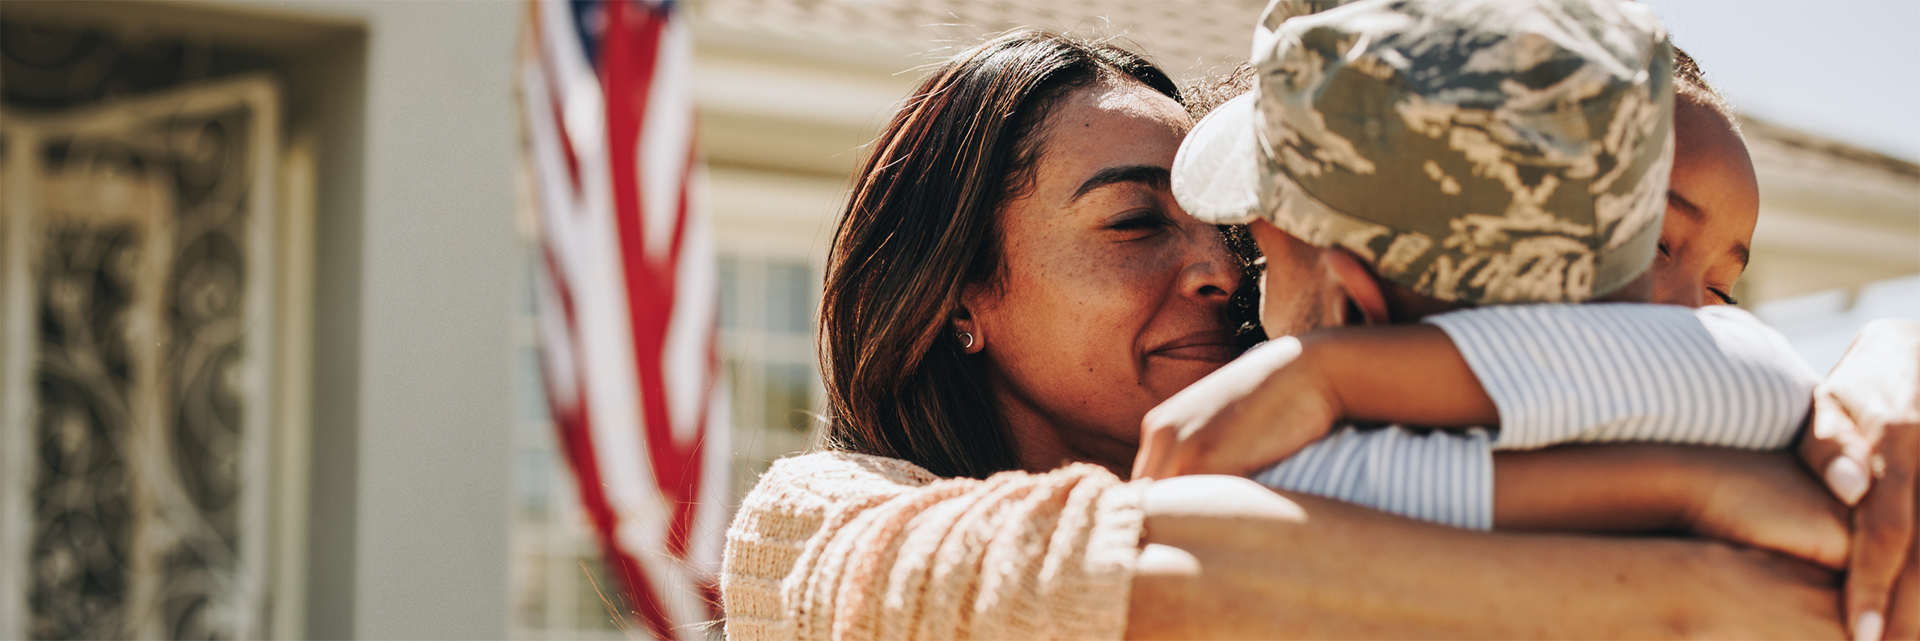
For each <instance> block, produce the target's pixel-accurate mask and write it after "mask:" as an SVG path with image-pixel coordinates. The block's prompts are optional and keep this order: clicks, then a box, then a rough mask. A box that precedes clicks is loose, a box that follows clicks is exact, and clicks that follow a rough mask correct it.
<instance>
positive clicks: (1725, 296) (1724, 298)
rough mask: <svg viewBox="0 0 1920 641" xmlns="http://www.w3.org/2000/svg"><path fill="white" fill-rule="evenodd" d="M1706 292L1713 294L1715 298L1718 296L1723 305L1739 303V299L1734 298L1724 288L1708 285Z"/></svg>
mask: <svg viewBox="0 0 1920 641" xmlns="http://www.w3.org/2000/svg"><path fill="white" fill-rule="evenodd" d="M1707 293H1709V294H1713V295H1714V297H1715V298H1719V299H1720V303H1721V304H1723V305H1739V304H1740V301H1737V300H1734V298H1733V294H1729V293H1727V291H1726V290H1723V289H1720V288H1718V287H1708V288H1707Z"/></svg>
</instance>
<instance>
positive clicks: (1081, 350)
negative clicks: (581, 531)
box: [991, 246, 1164, 376]
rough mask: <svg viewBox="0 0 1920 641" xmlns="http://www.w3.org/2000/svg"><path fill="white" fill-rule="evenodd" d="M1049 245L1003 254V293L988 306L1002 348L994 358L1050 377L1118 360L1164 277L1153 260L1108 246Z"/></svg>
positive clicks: (1127, 356)
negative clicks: (1005, 263) (1131, 256)
mask: <svg viewBox="0 0 1920 641" xmlns="http://www.w3.org/2000/svg"><path fill="white" fill-rule="evenodd" d="M1021 249H1023V250H1025V249H1030V248H1021ZM1052 249H1053V250H1052V251H1010V252H1009V256H1008V259H1009V260H1008V268H1009V269H1008V274H1007V283H1006V286H1005V287H1004V288H1003V289H1004V291H1005V296H1004V298H1003V300H1002V303H1001V304H1000V305H997V306H996V308H995V309H994V310H992V311H991V315H992V316H993V319H994V325H995V327H994V328H993V329H994V333H995V335H996V337H997V338H998V339H999V340H998V342H999V344H1000V345H1001V346H1003V347H1005V348H1006V349H1005V350H1004V351H1003V353H1002V354H1000V355H999V356H1003V357H1005V358H1006V359H1007V364H1008V365H1009V366H1012V367H1011V368H1012V369H1018V370H1038V371H1039V372H1047V375H1051V376H1085V375H1086V373H1087V370H1089V369H1094V370H1095V371H1096V372H1097V371H1103V370H1104V371H1112V370H1113V369H1114V368H1115V367H1118V366H1122V365H1124V364H1125V363H1126V362H1127V361H1129V360H1131V359H1132V354H1133V352H1134V351H1136V350H1135V348H1136V345H1135V343H1136V342H1138V340H1139V333H1140V329H1141V328H1142V327H1143V326H1144V325H1145V323H1146V321H1147V320H1148V319H1149V318H1151V315H1152V312H1153V309H1154V308H1155V307H1156V306H1155V305H1154V302H1153V300H1154V298H1155V296H1154V294H1153V292H1154V290H1155V289H1156V287H1157V286H1158V284H1159V281H1161V280H1164V278H1163V277H1162V276H1161V275H1160V274H1157V273H1155V270H1153V269H1152V268H1151V264H1152V262H1153V261H1149V260H1125V259H1124V258H1125V257H1123V256H1118V255H1116V252H1114V251H1112V250H1111V249H1108V250H1107V251H1093V249H1095V248H1086V251H1073V250H1072V248H1070V247H1058V246H1056V247H1054V248H1052ZM1135 258H1141V257H1135ZM1076 371H1077V372H1078V373H1077V374H1076V373H1075V372H1076ZM1128 371H1131V370H1130V369H1129V370H1128ZM1036 373H1038V372H1036Z"/></svg>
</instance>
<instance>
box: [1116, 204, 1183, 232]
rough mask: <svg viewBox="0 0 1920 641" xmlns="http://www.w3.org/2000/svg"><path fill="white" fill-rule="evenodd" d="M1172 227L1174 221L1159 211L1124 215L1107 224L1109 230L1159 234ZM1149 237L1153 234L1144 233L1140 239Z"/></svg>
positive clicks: (1142, 211) (1141, 211) (1148, 210)
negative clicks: (1158, 232)
mask: <svg viewBox="0 0 1920 641" xmlns="http://www.w3.org/2000/svg"><path fill="white" fill-rule="evenodd" d="M1171 225H1173V221H1172V220H1170V219H1168V218H1167V217H1166V216H1165V215H1163V214H1161V213H1160V212H1159V211H1158V210H1152V209H1147V210H1140V211H1137V212H1132V213H1127V214H1123V215H1121V216H1120V218H1118V219H1116V220H1114V221H1113V222H1110V223H1107V229H1111V230H1114V231H1124V232H1157V231H1160V230H1162V229H1166V228H1167V227H1169V226H1171ZM1149 235H1151V233H1142V234H1139V236H1138V237H1141V238H1144V237H1146V236H1149Z"/></svg>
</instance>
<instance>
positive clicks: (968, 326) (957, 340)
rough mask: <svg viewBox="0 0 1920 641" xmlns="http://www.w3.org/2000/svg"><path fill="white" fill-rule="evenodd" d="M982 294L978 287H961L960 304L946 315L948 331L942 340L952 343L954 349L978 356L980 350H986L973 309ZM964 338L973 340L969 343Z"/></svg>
mask: <svg viewBox="0 0 1920 641" xmlns="http://www.w3.org/2000/svg"><path fill="white" fill-rule="evenodd" d="M982 294H983V292H982V291H981V288H980V287H978V286H975V285H967V286H965V287H963V288H962V289H961V292H960V303H959V304H958V305H956V306H954V308H953V311H952V312H949V313H948V314H947V328H948V330H949V331H948V332H947V336H946V337H945V338H944V339H943V340H950V341H953V345H954V346H955V347H958V348H960V351H962V352H965V353H968V354H978V353H980V350H983V349H986V348H987V337H986V334H985V332H983V331H981V329H982V328H981V325H982V323H981V322H980V320H979V319H978V318H975V317H974V315H973V309H974V307H976V306H978V305H979V304H980V303H981V302H982V301H981V298H980V297H981V295H982ZM966 336H971V337H973V340H972V341H971V342H969V341H968V340H967V339H966Z"/></svg>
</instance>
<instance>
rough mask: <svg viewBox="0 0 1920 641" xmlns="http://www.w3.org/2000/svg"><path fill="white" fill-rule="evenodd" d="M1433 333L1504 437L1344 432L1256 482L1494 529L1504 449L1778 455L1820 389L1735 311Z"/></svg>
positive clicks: (1456, 326)
mask: <svg viewBox="0 0 1920 641" xmlns="http://www.w3.org/2000/svg"><path fill="white" fill-rule="evenodd" d="M1426 322H1427V323H1430V324H1432V325H1435V326H1438V327H1440V329H1441V330H1443V331H1445V332H1446V333H1447V336H1448V337H1449V338H1451V339H1453V342H1454V345H1455V346H1457V347H1458V348H1459V349H1460V353H1461V355H1462V356H1464V357H1465V358H1466V361H1467V365H1468V366H1469V367H1470V368H1472V369H1473V372H1474V374H1475V375H1476V376H1477V377H1478V378H1479V379H1480V383H1481V385H1482V386H1484V387H1485V388H1486V390H1487V395H1488V396H1490V397H1492V398H1493V402H1494V405H1495V407H1497V408H1498V409H1499V412H1500V428H1499V430H1497V432H1496V433H1489V432H1488V431H1487V430H1485V429H1481V428H1474V429H1471V430H1466V431H1464V432H1458V431H1455V432H1442V431H1433V432H1429V433H1422V432H1418V431H1413V430H1408V429H1406V428H1403V427H1399V426H1392V427H1387V428H1382V429H1361V428H1358V427H1354V426H1340V427H1337V428H1336V429H1335V430H1333V432H1332V433H1330V434H1329V435H1328V436H1327V437H1326V438H1323V439H1321V440H1319V441H1316V442H1314V443H1313V444H1311V445H1308V446H1307V447H1306V448H1304V449H1302V450H1301V451H1300V452H1299V453H1297V454H1295V455H1294V456H1293V457H1292V458H1289V459H1287V460H1285V461H1282V462H1280V463H1279V464H1277V465H1274V466H1273V467H1270V468H1267V469H1265V470H1262V471H1260V472H1258V473H1256V474H1254V476H1253V478H1254V480H1256V481H1259V482H1260V483H1261V484H1263V485H1266V486H1268V487H1272V488H1276V489H1283V490H1290V491H1297V492H1303V493H1307V494H1314V495H1319V496H1326V497H1330V498H1336V499H1340V500H1343V501H1348V502H1352V503H1356V504H1360V505H1365V506H1368V507H1373V508H1376V509H1380V510H1383V511H1387V512H1393V513H1396V514H1401V515H1404V516H1409V517H1413V518H1418V519H1423V520H1428V521H1434V522H1438V523H1444V524H1448V525H1454V526H1458V527H1469V528H1477V529H1488V528H1491V527H1492V526H1493V450H1495V449H1533V448H1540V447H1546V446H1549V445H1555V444H1560V443H1579V442H1620V441H1640V442H1658V443H1684V444H1697V445H1714V446H1720V447H1735V448H1742V449H1762V450H1764V449H1780V448H1784V447H1786V446H1787V445H1788V444H1789V443H1791V442H1792V441H1793V438H1794V436H1795V434H1796V433H1797V432H1798V430H1799V427H1800V424H1801V422H1802V420H1803V419H1804V418H1805V416H1806V414H1807V410H1808V407H1809V405H1810V404H1811V403H1812V399H1813V387H1814V385H1815V384H1817V383H1818V382H1819V379H1818V377H1817V376H1815V374H1814V373H1813V371H1812V369H1811V368H1809V367H1807V365H1806V363H1805V362H1804V361H1802V360H1800V357H1799V356H1798V355H1796V354H1795V353H1794V352H1793V348H1792V347H1791V346H1790V345H1789V344H1788V343H1787V340H1786V338H1785V337H1783V336H1781V335H1780V334H1779V332H1776V331H1774V330H1773V329H1771V328H1769V327H1767V326H1766V325H1765V324H1762V323H1761V322H1760V320H1759V319H1757V318H1754V317H1753V315H1752V314H1748V313H1747V312H1745V311H1741V310H1739V309H1736V308H1732V307H1708V308H1703V309H1699V310H1691V309H1686V308H1683V307H1674V306H1670V305H1644V304H1588V305H1510V306H1496V307H1481V308H1474V309H1468V310H1461V311H1457V312H1451V313H1447V314H1442V315H1438V316H1434V317H1431V318H1428V319H1427V320H1426ZM1496 434H1497V435H1496Z"/></svg>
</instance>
